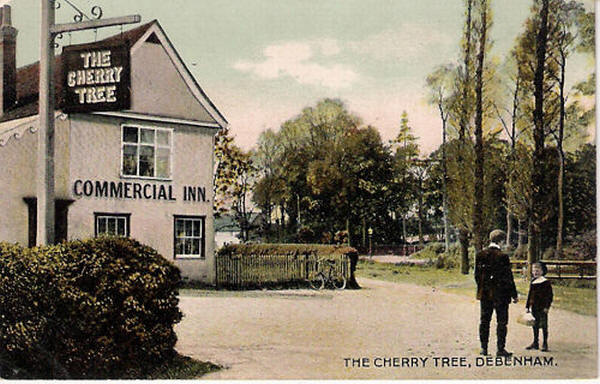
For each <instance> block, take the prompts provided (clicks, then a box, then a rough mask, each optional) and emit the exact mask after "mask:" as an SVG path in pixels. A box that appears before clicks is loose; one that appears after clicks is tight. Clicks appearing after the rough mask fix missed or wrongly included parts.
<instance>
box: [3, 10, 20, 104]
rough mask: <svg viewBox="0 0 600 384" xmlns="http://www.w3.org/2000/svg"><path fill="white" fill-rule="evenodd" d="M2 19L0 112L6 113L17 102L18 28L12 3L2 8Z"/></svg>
mask: <svg viewBox="0 0 600 384" xmlns="http://www.w3.org/2000/svg"><path fill="white" fill-rule="evenodd" d="M0 19H1V20H2V22H1V23H0V77H1V78H2V81H1V82H0V108H1V110H0V114H4V113H5V112H6V111H7V110H9V109H10V108H11V107H13V106H14V105H15V103H16V102H17V30H16V28H14V27H13V26H12V21H11V15H10V5H4V6H3V7H2V8H0Z"/></svg>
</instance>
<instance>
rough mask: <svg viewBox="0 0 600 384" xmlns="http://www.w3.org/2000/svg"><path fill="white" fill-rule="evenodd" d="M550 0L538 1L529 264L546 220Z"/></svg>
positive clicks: (535, 257) (537, 250) (537, 253)
mask: <svg viewBox="0 0 600 384" xmlns="http://www.w3.org/2000/svg"><path fill="white" fill-rule="evenodd" d="M549 9H550V0H535V3H534V12H535V16H534V20H535V26H536V27H535V31H536V37H535V72H534V79H533V87H534V99H535V108H534V110H533V123H534V131H533V141H534V151H533V167H532V169H533V172H532V176H531V190H532V193H531V197H532V199H531V200H532V201H531V215H530V218H529V220H530V221H529V231H528V232H529V243H528V258H527V259H528V262H529V265H531V263H533V262H534V261H537V260H539V258H540V253H541V250H540V240H541V239H540V231H541V227H542V222H543V215H544V206H543V203H544V202H543V200H544V199H543V192H542V185H543V182H544V174H543V173H542V172H543V168H544V165H545V164H544V149H545V136H546V121H545V119H544V117H545V115H544V101H545V99H544V96H545V92H544V85H545V81H544V80H545V76H546V59H547V49H548V15H549Z"/></svg>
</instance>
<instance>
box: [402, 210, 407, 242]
mask: <svg viewBox="0 0 600 384" xmlns="http://www.w3.org/2000/svg"><path fill="white" fill-rule="evenodd" d="M402 237H404V243H405V244H406V243H408V240H407V239H406V214H404V215H402Z"/></svg>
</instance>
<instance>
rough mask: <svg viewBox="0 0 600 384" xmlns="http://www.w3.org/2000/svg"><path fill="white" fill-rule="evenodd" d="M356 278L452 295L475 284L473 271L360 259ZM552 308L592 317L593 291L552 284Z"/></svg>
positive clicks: (469, 291) (522, 287)
mask: <svg viewBox="0 0 600 384" xmlns="http://www.w3.org/2000/svg"><path fill="white" fill-rule="evenodd" d="M356 276H357V279H358V283H359V284H360V278H361V277H362V278H368V279H379V280H384V281H391V282H394V283H409V284H416V285H422V286H428V287H434V288H437V289H441V290H443V291H445V292H450V293H456V294H461V295H466V296H470V297H475V291H476V286H475V281H474V279H473V272H472V271H471V273H470V274H469V275H463V274H461V273H460V272H459V271H458V270H457V269H437V268H435V267H423V266H416V265H415V266H410V265H394V264H384V263H376V262H373V261H369V260H360V261H359V262H358V265H357V269H356ZM515 284H516V285H517V292H518V293H519V299H520V302H519V305H524V304H525V302H524V301H525V299H526V298H527V292H528V291H529V284H528V282H527V281H525V280H524V279H522V278H518V277H516V278H515ZM552 289H553V291H554V302H553V303H552V306H553V307H554V308H560V309H564V310H567V311H571V312H575V313H579V314H582V315H588V316H596V313H597V308H596V289H595V287H594V288H581V287H572V286H563V285H560V284H553V287H552Z"/></svg>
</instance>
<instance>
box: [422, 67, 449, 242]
mask: <svg viewBox="0 0 600 384" xmlns="http://www.w3.org/2000/svg"><path fill="white" fill-rule="evenodd" d="M454 72H455V69H454V68H453V66H452V65H443V66H439V67H437V68H436V69H434V71H433V72H432V73H431V74H430V75H429V76H427V78H426V80H425V82H426V85H427V88H428V90H429V95H428V100H427V101H428V102H429V104H432V105H435V106H437V108H438V111H439V113H440V119H441V121H442V146H441V149H442V206H443V209H442V212H443V223H444V243H445V250H446V252H448V250H449V249H450V223H449V221H448V186H447V184H448V166H447V164H446V139H447V124H448V117H449V113H450V100H451V98H452V83H453V81H454V76H453V75H454Z"/></svg>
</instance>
